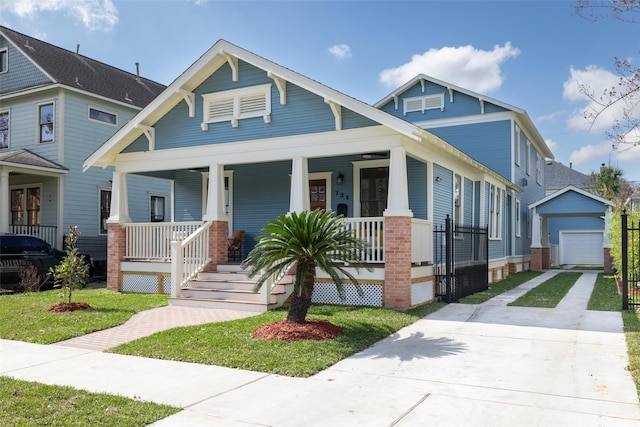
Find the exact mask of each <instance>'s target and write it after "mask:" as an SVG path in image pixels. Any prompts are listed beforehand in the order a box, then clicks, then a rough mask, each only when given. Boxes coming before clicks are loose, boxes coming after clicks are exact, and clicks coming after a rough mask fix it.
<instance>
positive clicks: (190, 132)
mask: <svg viewBox="0 0 640 427" xmlns="http://www.w3.org/2000/svg"><path fill="white" fill-rule="evenodd" d="M230 74H231V72H230V69H229V66H228V64H225V65H224V66H222V67H221V68H220V69H219V70H218V71H216V72H215V73H214V74H212V75H211V76H210V77H209V78H207V79H206V80H205V81H204V82H203V83H202V84H201V85H200V86H199V87H198V88H197V89H196V90H195V94H196V96H195V101H196V107H195V113H196V117H194V118H190V117H189V116H188V110H187V106H186V103H185V102H180V103H178V104H177V105H176V106H175V107H174V108H173V109H172V110H171V111H169V112H168V113H167V114H166V115H165V116H164V117H163V118H161V119H160V120H159V121H158V122H157V123H156V124H155V125H154V127H155V129H156V149H158V150H161V149H166V148H179V147H187V146H197V145H209V144H219V143H228V142H234V141H246V140H254V139H262V138H276V137H285V136H291V135H299V134H309V133H318V132H329V131H334V130H335V119H334V116H333V113H332V112H331V108H330V107H329V105H328V104H326V103H325V102H324V99H323V98H322V97H319V96H317V95H315V94H313V93H311V92H308V91H306V90H304V89H302V88H300V87H298V86H295V85H292V84H290V83H287V97H286V98H287V103H286V104H285V105H281V104H280V93H279V91H278V90H277V88H276V86H275V84H273V80H271V79H270V78H268V77H267V75H266V72H265V71H264V70H261V69H259V68H256V67H253V66H251V65H248V64H247V63H244V62H242V61H240V63H239V81H238V82H235V83H234V82H233V81H232V80H231V75H230ZM263 84H272V87H271V123H264V120H263V119H262V118H261V117H257V118H249V119H242V120H239V122H238V127H237V128H234V127H232V126H231V123H230V122H220V123H210V124H209V130H207V131H203V130H202V129H201V128H200V124H201V123H202V120H203V116H202V114H203V111H202V103H203V99H202V95H203V94H207V93H212V92H219V91H224V90H229V89H239V88H243V87H250V86H256V85H263ZM342 123H343V128H344V129H350V128H358V127H365V126H374V125H377V123H375V122H373V121H371V120H369V119H367V118H365V117H363V116H361V115H359V114H356V113H354V112H352V111H349V110H346V109H344V108H343V109H342ZM146 146H147V144H146V140H145V139H144V138H139V139H138V140H137V141H136V142H135V143H134V144H131V145H130V146H129V147H128V148H127V149H126V150H125V151H127V152H131V151H144V150H145V149H146Z"/></svg>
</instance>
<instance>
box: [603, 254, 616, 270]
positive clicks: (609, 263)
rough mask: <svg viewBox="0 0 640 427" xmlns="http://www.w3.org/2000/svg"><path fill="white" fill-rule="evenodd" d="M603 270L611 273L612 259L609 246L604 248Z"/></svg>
mask: <svg viewBox="0 0 640 427" xmlns="http://www.w3.org/2000/svg"><path fill="white" fill-rule="evenodd" d="M603 251H604V272H605V273H607V274H613V273H614V271H613V259H612V258H611V248H604V249H603Z"/></svg>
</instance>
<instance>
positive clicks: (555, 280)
mask: <svg viewBox="0 0 640 427" xmlns="http://www.w3.org/2000/svg"><path fill="white" fill-rule="evenodd" d="M581 275H582V273H558V274H556V275H555V276H553V277H552V278H550V279H549V280H547V281H545V282H542V283H541V284H540V285H538V286H536V287H535V288H533V289H531V290H530V291H529V292H527V293H526V294H524V295H522V296H521V297H520V298H518V299H516V300H515V301H513V302H510V303H509V304H507V305H509V306H516V307H542V308H554V307H555V306H556V305H558V303H559V302H560V300H561V299H562V298H564V296H565V295H566V294H567V292H569V289H571V287H572V286H573V284H574V283H575V282H576V280H578V278H579V277H580V276H581Z"/></svg>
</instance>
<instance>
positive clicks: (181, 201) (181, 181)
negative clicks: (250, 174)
mask: <svg viewBox="0 0 640 427" xmlns="http://www.w3.org/2000/svg"><path fill="white" fill-rule="evenodd" d="M234 178H235V177H234ZM174 188H175V194H174V199H175V220H176V222H183V221H200V220H202V174H200V173H197V172H189V171H185V170H180V171H176V173H175V185H174Z"/></svg>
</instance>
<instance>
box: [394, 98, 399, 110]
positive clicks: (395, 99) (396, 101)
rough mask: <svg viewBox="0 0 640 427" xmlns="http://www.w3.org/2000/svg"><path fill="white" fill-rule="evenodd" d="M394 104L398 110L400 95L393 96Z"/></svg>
mask: <svg viewBox="0 0 640 427" xmlns="http://www.w3.org/2000/svg"><path fill="white" fill-rule="evenodd" d="M393 103H394V104H395V107H396V110H397V109H398V95H393Z"/></svg>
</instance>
